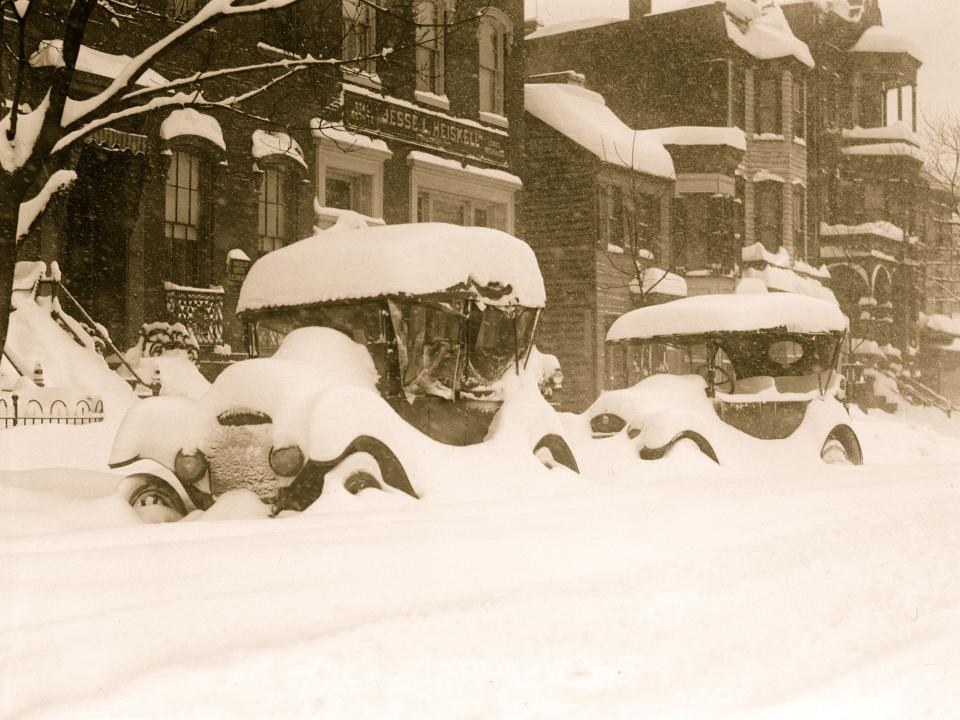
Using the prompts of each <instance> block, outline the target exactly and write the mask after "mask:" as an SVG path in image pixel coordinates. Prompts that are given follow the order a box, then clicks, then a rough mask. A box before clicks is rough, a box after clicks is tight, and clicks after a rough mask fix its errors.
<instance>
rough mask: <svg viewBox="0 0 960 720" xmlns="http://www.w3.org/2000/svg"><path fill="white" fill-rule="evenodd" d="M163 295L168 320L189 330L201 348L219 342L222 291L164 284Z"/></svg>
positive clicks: (219, 289)
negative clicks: (181, 324)
mask: <svg viewBox="0 0 960 720" xmlns="http://www.w3.org/2000/svg"><path fill="white" fill-rule="evenodd" d="M164 293H165V298H166V303H167V312H168V313H169V315H170V317H171V320H172V321H173V322H181V323H183V324H184V325H186V326H187V327H188V328H190V329H191V330H192V331H193V334H194V335H195V336H196V338H197V342H198V343H199V344H200V346H201V347H212V346H214V345H220V344H221V343H222V342H223V288H209V289H207V288H188V287H183V286H182V285H174V284H173V283H169V282H168V283H164Z"/></svg>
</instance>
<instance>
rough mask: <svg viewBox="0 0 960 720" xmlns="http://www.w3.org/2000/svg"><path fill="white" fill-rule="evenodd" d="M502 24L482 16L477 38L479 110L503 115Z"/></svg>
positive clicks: (503, 33)
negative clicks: (478, 53)
mask: <svg viewBox="0 0 960 720" xmlns="http://www.w3.org/2000/svg"><path fill="white" fill-rule="evenodd" d="M504 35H505V32H504V29H503V25H502V24H501V23H500V22H498V21H497V20H495V19H493V18H491V17H489V16H484V17H483V18H481V20H480V27H479V29H478V31H477V40H478V42H479V44H480V67H479V77H480V111H481V112H488V113H494V114H496V115H503V48H504Z"/></svg>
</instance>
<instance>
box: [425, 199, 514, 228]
mask: <svg viewBox="0 0 960 720" xmlns="http://www.w3.org/2000/svg"><path fill="white" fill-rule="evenodd" d="M506 215H507V213H506V207H505V205H503V204H500V203H495V202H490V201H487V200H480V199H477V198H470V197H463V196H459V195H451V194H449V193H444V192H439V191H436V190H420V191H419V192H418V193H417V222H445V223H452V224H454V225H474V226H477V227H490V228H495V229H497V230H506V229H507V225H506Z"/></svg>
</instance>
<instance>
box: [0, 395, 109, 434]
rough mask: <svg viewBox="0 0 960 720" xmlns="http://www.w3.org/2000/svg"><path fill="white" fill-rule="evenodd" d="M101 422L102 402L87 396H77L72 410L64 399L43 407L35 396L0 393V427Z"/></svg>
mask: <svg viewBox="0 0 960 720" xmlns="http://www.w3.org/2000/svg"><path fill="white" fill-rule="evenodd" d="M98 422H103V402H102V401H101V400H99V399H95V398H90V399H87V400H78V401H77V402H76V404H75V405H74V407H73V411H72V412H71V410H70V407H69V406H68V405H67V403H66V402H65V401H63V400H59V399H58V400H54V401H53V402H51V403H50V404H49V406H46V407H44V404H43V402H41V401H40V400H38V399H37V398H30V399H29V400H25V399H23V398H21V397H20V396H19V395H17V394H16V393H13V394H11V395H4V396H0V427H2V428H4V429H6V428H10V427H16V426H17V425H90V424H92V423H98Z"/></svg>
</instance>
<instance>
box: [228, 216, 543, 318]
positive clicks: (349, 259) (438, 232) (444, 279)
mask: <svg viewBox="0 0 960 720" xmlns="http://www.w3.org/2000/svg"><path fill="white" fill-rule="evenodd" d="M451 289H459V290H463V291H466V292H476V294H477V296H478V297H479V296H481V295H482V296H483V297H484V301H485V302H488V304H492V305H523V306H526V307H543V304H544V300H545V293H544V288H543V278H542V277H541V275H540V268H539V266H538V265H537V259H536V257H535V256H534V254H533V250H531V249H530V246H529V245H527V244H526V243H525V242H523V241H522V240H520V239H518V238H515V237H513V236H512V235H508V234H507V233H504V232H500V231H499V230H493V229H490V228H481V227H461V226H459V225H448V224H446V223H411V224H406V225H385V226H381V227H370V228H361V229H351V230H328V231H325V232H321V233H319V234H317V235H314V236H313V237H310V238H307V239H306V240H301V241H299V242H296V243H293V244H292V245H287V246H286V247H284V248H281V249H279V250H275V251H273V252H271V253H268V254H267V255H264V256H263V257H262V258H260V259H259V260H258V261H257V262H255V263H254V264H253V267H252V268H250V272H249V273H248V275H247V277H246V280H245V281H244V283H243V287H242V288H241V290H240V299H239V301H238V303H237V312H238V313H239V312H250V311H255V310H262V309H267V308H277V307H290V306H296V305H309V304H313V303H321V302H336V301H339V300H359V299H365V298H376V297H383V296H391V295H393V296H396V295H409V296H415V295H429V294H433V293H442V292H445V291H448V290H451ZM480 289H490V292H483V293H481V292H480ZM500 292H502V295H500V296H499V297H496V295H498V294H500Z"/></svg>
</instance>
